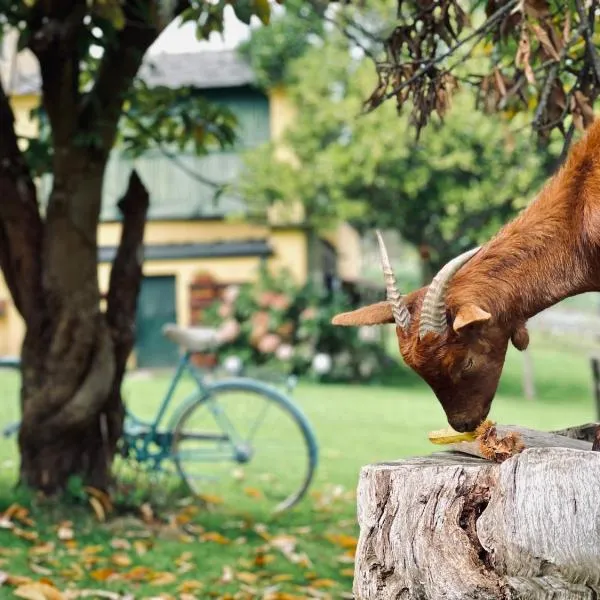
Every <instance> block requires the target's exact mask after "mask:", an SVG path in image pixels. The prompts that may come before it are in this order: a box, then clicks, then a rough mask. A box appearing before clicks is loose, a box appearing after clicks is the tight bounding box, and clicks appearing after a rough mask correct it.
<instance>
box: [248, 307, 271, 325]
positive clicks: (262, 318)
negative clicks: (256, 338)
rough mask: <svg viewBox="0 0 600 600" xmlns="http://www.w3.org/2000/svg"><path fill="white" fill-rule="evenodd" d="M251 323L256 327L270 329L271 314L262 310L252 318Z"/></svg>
mask: <svg viewBox="0 0 600 600" xmlns="http://www.w3.org/2000/svg"><path fill="white" fill-rule="evenodd" d="M250 321H251V322H252V325H254V326H255V327H268V326H269V313H268V312H265V311H264V310H261V311H259V312H255V313H254V314H253V315H252V316H251V317H250Z"/></svg>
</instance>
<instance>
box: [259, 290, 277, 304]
mask: <svg viewBox="0 0 600 600" xmlns="http://www.w3.org/2000/svg"><path fill="white" fill-rule="evenodd" d="M274 296H275V294H274V293H273V292H262V293H261V294H260V295H259V296H258V299H257V300H256V302H257V304H258V305H259V306H260V307H261V308H268V307H269V306H270V305H271V302H272V301H273V297H274Z"/></svg>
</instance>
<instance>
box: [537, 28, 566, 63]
mask: <svg viewBox="0 0 600 600" xmlns="http://www.w3.org/2000/svg"><path fill="white" fill-rule="evenodd" d="M531 29H532V30H533V33H534V34H535V37H536V38H537V39H538V40H539V42H540V44H541V47H542V48H543V49H544V51H545V52H546V54H547V55H548V56H549V57H550V58H553V59H554V60H560V56H559V54H558V52H557V51H556V48H555V47H554V44H553V43H552V41H551V40H550V37H549V36H548V33H547V32H546V31H544V29H542V27H540V25H538V24H537V23H532V24H531Z"/></svg>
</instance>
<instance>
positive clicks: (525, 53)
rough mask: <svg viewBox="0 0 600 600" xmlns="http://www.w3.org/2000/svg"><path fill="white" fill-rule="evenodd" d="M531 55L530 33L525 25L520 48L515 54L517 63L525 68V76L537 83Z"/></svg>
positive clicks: (521, 67)
mask: <svg viewBox="0 0 600 600" xmlns="http://www.w3.org/2000/svg"><path fill="white" fill-rule="evenodd" d="M530 56H531V46H530V44H529V34H528V33H527V28H526V27H525V26H523V27H522V28H521V38H520V39H519V48H518V50H517V54H516V56H515V65H516V66H517V68H519V69H523V71H524V73H525V78H526V79H527V81H528V82H529V83H531V84H534V83H535V75H534V73H533V69H532V68H531V64H530V62H529V58H530Z"/></svg>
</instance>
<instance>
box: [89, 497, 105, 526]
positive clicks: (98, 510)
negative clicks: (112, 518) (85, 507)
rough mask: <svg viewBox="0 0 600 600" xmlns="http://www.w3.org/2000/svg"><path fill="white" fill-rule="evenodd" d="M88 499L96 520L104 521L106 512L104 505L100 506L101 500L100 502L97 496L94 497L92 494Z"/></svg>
mask: <svg viewBox="0 0 600 600" xmlns="http://www.w3.org/2000/svg"><path fill="white" fill-rule="evenodd" d="M88 500H89V502H90V506H91V507H92V509H93V511H94V513H95V515H96V518H97V519H98V521H100V522H101V523H102V522H104V521H106V512H105V510H104V506H102V502H100V500H98V498H94V497H93V496H90V497H89V498H88Z"/></svg>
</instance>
